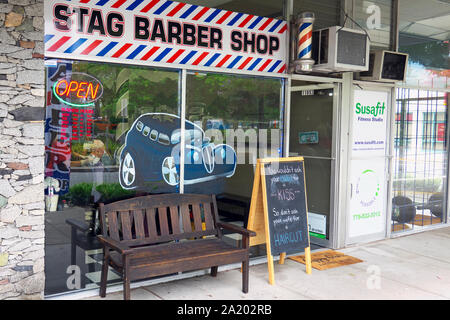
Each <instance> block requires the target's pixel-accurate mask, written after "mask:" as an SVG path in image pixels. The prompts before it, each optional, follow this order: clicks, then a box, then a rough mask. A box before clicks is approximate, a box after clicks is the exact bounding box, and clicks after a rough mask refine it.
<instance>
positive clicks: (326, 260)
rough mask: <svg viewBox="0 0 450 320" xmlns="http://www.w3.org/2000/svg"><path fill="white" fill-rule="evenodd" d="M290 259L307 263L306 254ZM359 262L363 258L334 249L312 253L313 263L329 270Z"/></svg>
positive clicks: (317, 266)
mask: <svg viewBox="0 0 450 320" xmlns="http://www.w3.org/2000/svg"><path fill="white" fill-rule="evenodd" d="M289 259H291V260H294V261H297V262H300V263H303V264H305V255H301V256H294V257H289ZM359 262H363V260H360V259H358V258H354V257H351V256H347V255H345V254H343V253H342V252H338V251H334V250H326V251H320V252H314V253H311V265H312V267H313V268H314V269H317V270H327V269H331V268H336V267H341V266H346V265H349V264H355V263H359Z"/></svg>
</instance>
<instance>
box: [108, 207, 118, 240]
mask: <svg viewBox="0 0 450 320" xmlns="http://www.w3.org/2000/svg"><path fill="white" fill-rule="evenodd" d="M108 231H109V236H110V237H111V238H113V239H114V240H116V241H120V237H119V224H118V223H117V212H115V211H111V212H108Z"/></svg>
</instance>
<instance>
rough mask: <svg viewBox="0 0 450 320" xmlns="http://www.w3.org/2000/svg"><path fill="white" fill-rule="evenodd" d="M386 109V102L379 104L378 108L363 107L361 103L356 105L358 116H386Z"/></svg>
mask: <svg viewBox="0 0 450 320" xmlns="http://www.w3.org/2000/svg"><path fill="white" fill-rule="evenodd" d="M385 108H386V106H385V104H384V102H383V104H381V102H378V103H377V105H376V106H363V105H362V104H361V103H359V102H358V103H357V104H356V114H367V115H372V116H374V117H377V116H382V115H384V109H385Z"/></svg>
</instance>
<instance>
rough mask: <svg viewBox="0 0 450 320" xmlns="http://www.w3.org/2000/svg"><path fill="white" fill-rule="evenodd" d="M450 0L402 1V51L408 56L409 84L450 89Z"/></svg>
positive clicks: (400, 46) (400, 27)
mask: <svg viewBox="0 0 450 320" xmlns="http://www.w3.org/2000/svg"><path fill="white" fill-rule="evenodd" d="M449 12H450V4H449V3H448V1H447V2H446V1H420V0H408V1H400V9H399V22H398V24H399V26H398V29H399V51H400V52H405V53H408V54H409V64H408V69H407V79H406V84H408V85H411V86H419V87H427V88H436V89H442V88H449V87H450V82H449V59H450V55H449V53H450V46H449V41H450V32H449V30H448V27H446V26H448V25H447V24H446V23H447V22H448V21H449V19H450V14H449Z"/></svg>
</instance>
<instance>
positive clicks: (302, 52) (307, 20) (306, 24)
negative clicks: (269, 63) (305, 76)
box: [294, 12, 315, 72]
mask: <svg viewBox="0 0 450 320" xmlns="http://www.w3.org/2000/svg"><path fill="white" fill-rule="evenodd" d="M314 20H315V17H314V13H312V12H304V13H301V14H300V15H299V16H298V19H297V26H298V42H297V60H295V61H294V64H295V71H296V72H311V71H312V66H313V64H314V63H315V61H314V60H313V59H311V51H312V30H313V24H314Z"/></svg>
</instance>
